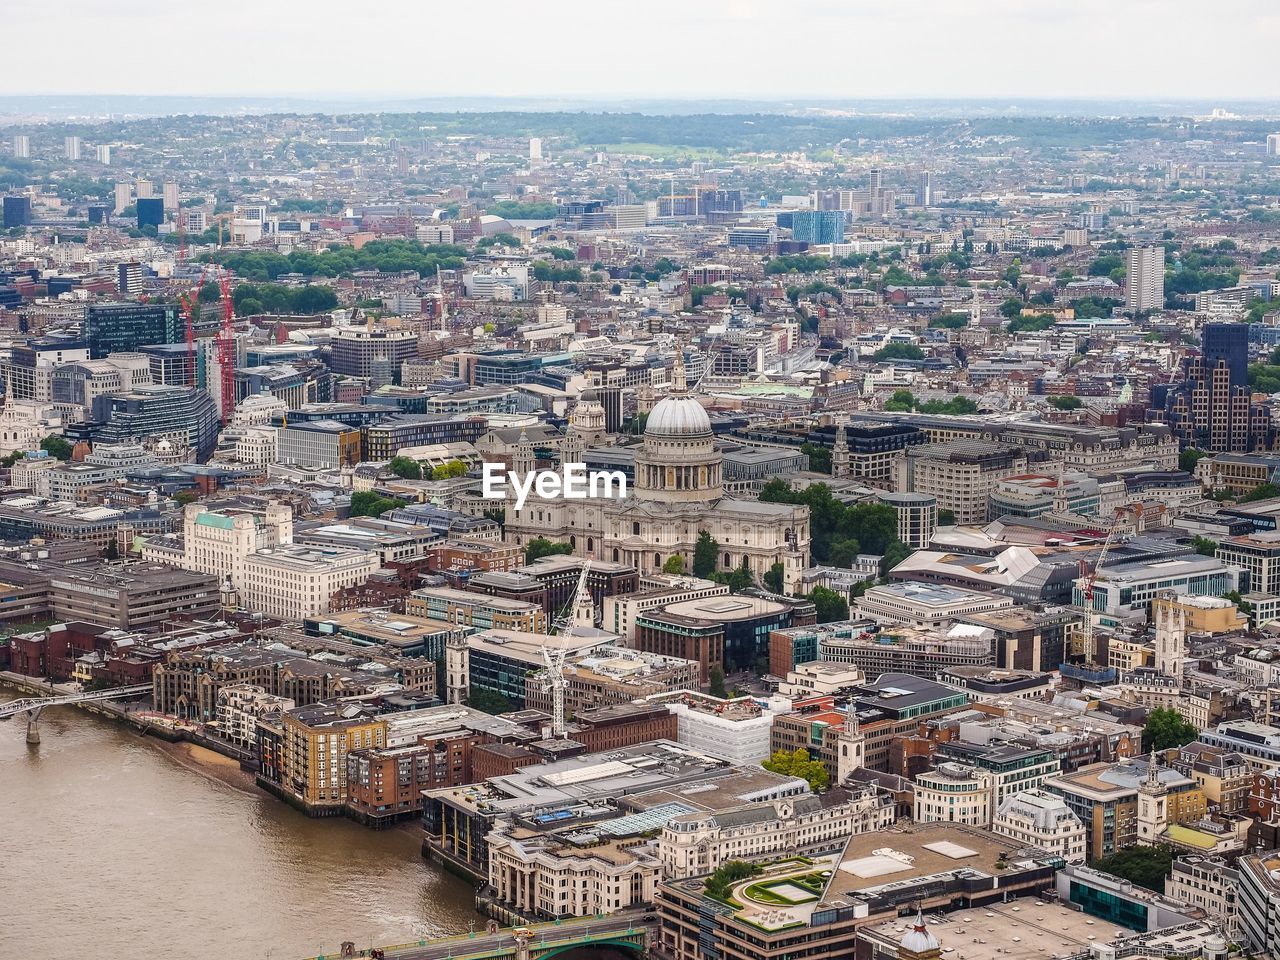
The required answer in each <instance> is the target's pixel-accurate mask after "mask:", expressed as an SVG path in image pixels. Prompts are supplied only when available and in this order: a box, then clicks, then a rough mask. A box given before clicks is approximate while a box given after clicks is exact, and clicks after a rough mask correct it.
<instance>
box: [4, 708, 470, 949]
mask: <svg viewBox="0 0 1280 960" xmlns="http://www.w3.org/2000/svg"><path fill="white" fill-rule="evenodd" d="M16 696H17V693H16V692H15V691H14V690H13V689H12V688H10V687H4V686H0V702H4V701H7V700H12V699H14V698H15V697H16ZM40 728H41V736H42V743H41V744H40V745H39V746H28V745H27V744H26V742H25V739H24V733H25V730H26V723H25V721H24V720H22V719H21V718H15V719H14V720H11V721H9V722H7V723H0V817H2V818H3V819H2V823H3V826H0V831H3V832H2V833H0V837H2V838H3V839H2V840H0V903H3V904H4V909H3V910H0V944H3V945H4V947H5V952H6V954H7V955H9V956H15V957H31V958H42V960H43V958H58V960H76V958H84V960H88V958H93V960H139V958H148V957H155V958H158V960H196V958H210V957H221V958H226V960H250V958H259V957H269V958H273V960H300V958H303V957H309V956H313V955H316V954H319V953H324V954H326V955H328V954H336V953H337V952H338V948H339V944H340V943H341V941H343V940H352V941H355V943H356V946H357V948H364V947H368V946H369V945H370V942H373V943H375V944H387V943H399V942H404V941H408V940H416V939H419V938H421V937H427V938H430V937H436V936H445V935H448V934H453V933H459V932H466V930H467V923H468V921H470V920H475V921H476V924H477V926H479V927H483V923H484V921H483V919H482V918H480V917H479V915H477V914H476V913H475V912H474V911H473V909H472V888H471V886H470V885H469V884H468V883H466V882H464V881H463V880H460V879H459V878H457V877H455V876H453V875H451V874H448V873H445V872H444V871H443V870H441V869H440V868H439V867H438V866H436V865H435V864H430V863H427V862H426V861H424V860H423V859H422V857H421V856H420V854H419V847H420V841H419V835H418V834H417V832H416V831H413V830H409V829H397V830H387V831H381V832H378V831H373V830H367V829H365V828H364V827H361V826H358V825H356V824H355V823H352V822H351V821H348V820H343V819H326V820H310V819H308V818H307V817H305V816H303V815H302V814H300V813H298V812H297V811H295V810H293V809H292V808H291V807H288V806H286V805H285V804H283V803H281V802H280V801H278V800H276V799H274V798H273V797H270V796H268V795H267V794H265V793H262V792H261V791H258V790H257V789H256V788H254V787H253V786H252V785H251V781H250V780H249V778H248V777H247V775H245V774H242V773H241V772H240V770H239V767H238V766H236V765H234V764H231V763H230V761H227V760H225V759H224V758H222V757H219V756H218V755H216V754H213V753H210V752H209V751H205V750H202V749H200V748H196V747H191V746H189V745H186V744H180V745H169V744H161V743H158V742H156V741H152V740H148V739H147V738H144V737H140V736H138V735H136V734H133V733H130V732H127V731H125V730H123V729H121V728H120V727H118V726H117V725H116V724H115V723H113V722H111V721H109V720H105V719H100V718H98V717H96V716H93V715H91V714H88V713H85V712H83V711H80V710H76V709H74V708H67V707H64V708H57V709H53V710H49V711H46V712H45V714H44V716H42V717H41V720H40Z"/></svg>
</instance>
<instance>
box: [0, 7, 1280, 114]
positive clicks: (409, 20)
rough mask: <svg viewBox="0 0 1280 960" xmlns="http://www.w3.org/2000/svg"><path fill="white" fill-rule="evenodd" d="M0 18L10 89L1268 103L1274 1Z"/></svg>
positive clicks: (102, 11) (6, 13)
mask: <svg viewBox="0 0 1280 960" xmlns="http://www.w3.org/2000/svg"><path fill="white" fill-rule="evenodd" d="M2 6H3V19H2V20H0V23H3V29H4V31H5V33H7V34H8V35H9V37H10V40H9V41H8V42H6V43H5V45H4V50H5V54H4V62H3V64H2V65H0V69H2V76H3V80H0V91H2V92H3V93H5V94H15V95H16V94H68V93H75V94H90V95H96V94H101V95H104V96H105V95H110V94H135V95H164V94H175V95H179V94H180V95H199V96H215V95H216V96H280V95H293V96H303V95H308V94H310V95H324V96H335V95H338V96H343V95H349V96H351V97H369V96H377V97H388V96H404V97H428V96H430V97H437V96H459V97H462V96H499V97H512V96H525V97H528V96H571V97H593V98H600V99H607V98H609V97H629V98H634V97H646V98H659V97H672V98H688V99H695V98H696V99H708V98H726V97H730V98H749V99H771V100H773V99H791V98H802V97H804V98H810V97H813V98H825V99H855V100H856V99H859V98H884V97H889V98H900V97H907V98H909V97H946V98H1006V97H1007V98H1015V97H1016V98H1019V99H1026V98H1031V99H1034V98H1042V97H1083V98H1135V99H1161V98H1180V99H1197V100H1203V99H1213V98H1223V99H1227V98H1234V99H1242V98H1248V99H1275V98H1277V97H1280V71H1277V70H1276V68H1275V62H1274V58H1275V52H1276V50H1277V49H1280V2H1278V0H1212V2H1210V3H1205V2H1204V0H639V2H636V0H632V2H623V0H592V2H585V0H542V2H533V0H522V2H515V0H479V2H467V3H459V2H447V0H378V2H373V3H359V2H352V0H217V2H214V3H203V2H200V3H193V2H190V0H187V2H181V0H179V2H174V0H164V2H160V0H36V2H32V0H5V2H4V3H3V5H2ZM22 37H27V38H29V40H28V41H23V40H21V39H20V38H22ZM15 40H16V41H18V42H13V41H15Z"/></svg>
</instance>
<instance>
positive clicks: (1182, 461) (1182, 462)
mask: <svg viewBox="0 0 1280 960" xmlns="http://www.w3.org/2000/svg"><path fill="white" fill-rule="evenodd" d="M1207 456H1210V454H1209V452H1208V451H1207V450H1197V449H1196V448H1195V447H1187V449H1185V450H1183V451H1182V452H1181V453H1180V454H1178V469H1179V470H1185V471H1186V472H1187V473H1195V472H1196V464H1198V463H1199V462H1200V461H1201V460H1203V459H1204V458H1205V457H1207Z"/></svg>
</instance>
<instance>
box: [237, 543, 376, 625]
mask: <svg viewBox="0 0 1280 960" xmlns="http://www.w3.org/2000/svg"><path fill="white" fill-rule="evenodd" d="M381 566H382V564H381V563H380V562H379V560H378V555H377V554H376V553H369V552H367V551H364V550H355V549H351V548H346V547H329V548H325V547H304V546H299V545H289V546H280V547H272V548H269V549H266V550H259V551H257V552H255V553H251V554H249V555H248V556H247V557H245V558H244V561H243V567H242V569H243V571H244V576H243V583H244V586H243V587H242V588H239V589H240V605H241V606H242V607H244V608H245V609H246V610H250V611H253V612H254V613H264V614H266V615H267V616H269V617H279V618H280V619H282V620H302V619H304V618H306V617H310V616H314V615H316V614H318V613H328V612H329V609H330V606H329V604H330V600H331V599H332V597H333V595H334V593H335V592H337V591H338V590H341V589H343V588H345V587H350V586H354V585H355V584H357V583H363V582H364V581H365V580H367V579H368V578H369V577H370V576H371V575H372V574H374V573H376V572H377V571H378V570H379V568H380V567H381Z"/></svg>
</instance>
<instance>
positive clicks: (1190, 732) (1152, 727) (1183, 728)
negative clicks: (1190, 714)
mask: <svg viewBox="0 0 1280 960" xmlns="http://www.w3.org/2000/svg"><path fill="white" fill-rule="evenodd" d="M1199 735H1200V731H1198V730H1197V729H1196V728H1195V727H1194V726H1192V725H1191V724H1190V723H1188V722H1187V721H1186V720H1185V719H1183V716H1182V714H1180V713H1178V711H1177V710H1173V709H1165V708H1164V707H1156V708H1155V709H1154V710H1152V711H1151V712H1150V713H1149V714H1147V723H1146V726H1144V727H1143V728H1142V746H1143V748H1144V749H1146V750H1170V749H1172V748H1174V747H1184V746H1186V745H1187V744H1188V743H1190V742H1191V741H1192V740H1194V739H1195V738H1196V737H1198V736H1199Z"/></svg>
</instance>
